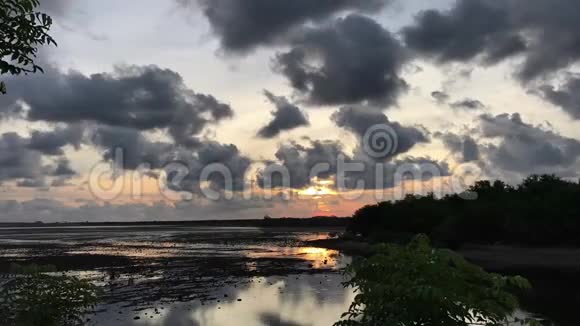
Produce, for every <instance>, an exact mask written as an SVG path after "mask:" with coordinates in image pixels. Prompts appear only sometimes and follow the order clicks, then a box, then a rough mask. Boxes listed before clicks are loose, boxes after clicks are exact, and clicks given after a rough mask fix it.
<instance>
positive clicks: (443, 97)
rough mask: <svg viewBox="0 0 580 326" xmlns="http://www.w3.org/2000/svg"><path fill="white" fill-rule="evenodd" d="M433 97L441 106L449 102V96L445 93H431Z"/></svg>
mask: <svg viewBox="0 0 580 326" xmlns="http://www.w3.org/2000/svg"><path fill="white" fill-rule="evenodd" d="M431 97H432V98H433V99H434V100H435V101H437V103H439V104H444V103H447V101H449V98H450V96H449V94H447V93H445V92H443V91H434V92H431Z"/></svg>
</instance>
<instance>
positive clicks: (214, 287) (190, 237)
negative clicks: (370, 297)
mask: <svg viewBox="0 0 580 326" xmlns="http://www.w3.org/2000/svg"><path fill="white" fill-rule="evenodd" d="M335 231H336V230H308V229H306V230H304V229H303V230H287V229H259V228H224V227H182V226H163V227H142V226H139V227H62V228H61V227H57V228H24V229H18V228H5V229H2V228H0V260H1V262H2V264H3V265H7V264H9V263H10V262H20V263H31V262H34V263H38V264H54V265H56V266H57V267H58V269H59V270H60V271H64V272H66V273H67V274H69V275H75V276H78V277H81V278H84V279H89V280H91V281H92V282H94V283H95V284H97V285H99V286H100V287H101V288H102V290H103V293H104V294H103V302H102V303H101V304H100V305H99V306H98V307H97V309H96V313H95V314H93V315H90V316H87V318H88V319H90V322H89V324H90V325H158V326H163V325H168V326H169V325H171V326H173V325H288V326H293V325H312V326H315V325H331V324H332V323H334V322H335V321H337V320H338V319H339V318H340V315H341V313H343V312H344V311H346V310H347V309H348V306H349V305H350V302H351V301H352V297H353V293H352V291H351V290H349V289H344V288H343V286H342V284H341V282H343V281H344V280H343V276H342V275H341V274H340V270H341V269H342V268H343V267H345V266H346V265H347V264H348V263H349V262H350V258H349V257H347V256H344V255H342V254H340V253H339V252H337V251H334V250H327V249H323V248H316V247H312V246H310V245H308V243H307V241H309V240H318V239H325V238H328V237H329V236H330V234H331V233H334V232H335ZM238 299H239V300H238Z"/></svg>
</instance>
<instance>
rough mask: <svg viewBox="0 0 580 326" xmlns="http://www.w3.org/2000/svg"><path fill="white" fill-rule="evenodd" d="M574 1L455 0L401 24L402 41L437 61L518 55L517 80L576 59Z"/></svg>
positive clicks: (579, 43)
mask: <svg viewBox="0 0 580 326" xmlns="http://www.w3.org/2000/svg"><path fill="white" fill-rule="evenodd" d="M578 12H580V2H578V1H576V0H553V1H545V0H504V1H495V0H459V1H457V3H456V5H455V6H454V7H453V8H452V9H451V10H449V11H439V10H427V11H424V12H422V13H421V14H419V15H418V16H417V18H416V23H415V25H414V26H410V27H407V28H404V29H403V35H404V39H405V41H406V43H407V45H408V46H409V47H410V48H412V49H414V50H416V51H417V52H419V53H421V54H423V55H427V56H430V57H433V58H435V59H437V60H438V61H440V62H454V61H455V62H465V61H469V60H473V59H481V60H482V62H483V63H486V64H493V63H497V62H500V61H502V60H505V59H507V58H511V57H514V56H516V55H521V56H523V58H524V62H523V65H522V66H521V67H520V69H519V71H518V76H519V78H520V79H521V80H523V81H530V80H532V79H535V78H537V77H542V76H545V75H547V74H550V73H553V72H556V71H558V70H560V69H563V68H566V67H568V66H569V65H570V64H572V63H574V62H577V61H578V59H580V34H578V30H579V29H580V19H578Z"/></svg>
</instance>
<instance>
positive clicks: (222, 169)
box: [164, 141, 252, 194]
mask: <svg viewBox="0 0 580 326" xmlns="http://www.w3.org/2000/svg"><path fill="white" fill-rule="evenodd" d="M167 163H178V164H180V165H182V166H184V167H186V168H187V169H186V170H183V171H182V170H180V169H173V167H172V166H170V165H166V166H165V167H164V169H165V171H166V172H167V173H168V182H169V185H170V187H171V188H172V189H174V190H180V191H188V192H192V193H198V194H199V193H200V191H201V187H202V186H204V185H202V184H200V181H204V182H205V181H207V182H208V187H209V189H212V190H214V191H219V192H221V191H224V190H229V191H234V192H235V191H242V190H244V189H245V186H247V185H246V180H245V175H246V172H247V170H248V168H249V167H250V165H251V164H252V160H251V159H250V158H248V157H246V156H245V155H243V154H242V153H241V152H240V151H239V149H238V148H237V147H236V146H235V145H233V144H221V143H218V142H215V141H204V142H202V143H200V144H199V146H198V147H197V148H196V150H195V151H194V152H192V151H189V150H184V149H178V150H176V151H174V153H173V155H172V156H171V157H170V160H169V161H168V162H167ZM184 171H185V172H186V173H183V174H181V173H182V172H184ZM208 172H211V173H208ZM204 173H207V175H205V176H204ZM224 173H225V174H226V175H227V177H228V179H230V180H231V184H228V183H227V182H226V177H225V176H224ZM205 177H207V180H202V179H204V178H205Z"/></svg>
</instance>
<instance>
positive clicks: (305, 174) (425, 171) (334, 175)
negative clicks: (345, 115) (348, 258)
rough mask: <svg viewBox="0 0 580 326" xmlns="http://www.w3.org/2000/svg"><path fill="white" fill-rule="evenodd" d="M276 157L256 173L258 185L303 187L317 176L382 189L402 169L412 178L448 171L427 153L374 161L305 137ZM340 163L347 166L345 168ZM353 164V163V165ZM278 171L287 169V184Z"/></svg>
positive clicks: (348, 186) (349, 185)
mask: <svg viewBox="0 0 580 326" xmlns="http://www.w3.org/2000/svg"><path fill="white" fill-rule="evenodd" d="M276 159H277V161H275V162H268V163H269V164H268V165H267V166H266V168H265V169H263V170H262V171H260V172H259V173H258V175H257V180H258V185H259V186H260V187H265V188H268V186H269V185H271V186H272V187H274V188H276V187H283V186H288V187H290V188H294V189H302V188H306V187H308V186H311V185H313V181H314V180H313V179H314V178H319V179H329V180H332V181H334V183H335V185H334V186H335V187H336V188H337V189H341V190H347V189H356V188H357V187H359V185H360V186H361V187H362V188H363V189H383V188H391V187H393V186H395V185H396V180H395V179H396V177H395V176H396V175H397V173H399V172H401V171H404V172H406V173H405V174H406V175H407V174H408V175H409V177H410V178H411V179H414V180H419V179H420V180H427V179H429V178H432V177H437V176H447V175H449V174H450V172H449V167H448V166H447V164H445V163H441V162H437V161H434V160H432V159H430V158H426V157H419V158H415V157H406V158H403V159H400V160H392V161H389V162H383V163H377V161H375V160H373V159H370V158H369V157H368V156H366V155H364V154H363V155H360V153H355V154H354V155H349V154H348V153H345V152H344V151H343V147H342V145H341V143H339V142H336V141H315V140H308V143H307V144H305V145H302V144H298V143H296V142H292V143H290V144H285V145H282V146H281V147H280V148H279V149H278V151H277V152H276ZM339 162H342V163H339ZM341 164H348V165H349V167H348V168H346V169H345V168H344V166H342V167H341ZM353 164H354V165H356V166H355V167H354V169H352V168H353ZM351 169H352V170H351ZM280 171H287V174H288V176H289V180H288V182H289V184H284V182H283V178H282V173H280Z"/></svg>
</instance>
